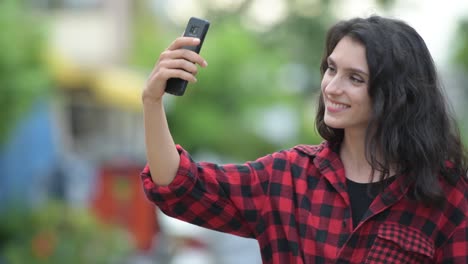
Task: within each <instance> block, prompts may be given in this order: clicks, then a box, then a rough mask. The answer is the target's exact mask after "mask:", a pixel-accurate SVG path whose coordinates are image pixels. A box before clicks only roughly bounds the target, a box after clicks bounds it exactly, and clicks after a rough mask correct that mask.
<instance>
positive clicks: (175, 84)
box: [165, 17, 210, 96]
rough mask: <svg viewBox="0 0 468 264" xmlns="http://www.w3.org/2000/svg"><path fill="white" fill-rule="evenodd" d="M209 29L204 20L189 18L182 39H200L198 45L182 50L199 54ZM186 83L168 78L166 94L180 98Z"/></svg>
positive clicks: (185, 47) (207, 22) (208, 23)
mask: <svg viewBox="0 0 468 264" xmlns="http://www.w3.org/2000/svg"><path fill="white" fill-rule="evenodd" d="M209 27H210V22H209V21H207V20H204V19H200V18H196V17H191V18H190V19H189V21H188V23H187V27H186V28H185V32H184V37H195V38H199V39H200V43H199V44H198V45H197V46H184V47H182V48H184V49H189V50H192V51H195V52H196V53H200V49H201V47H202V45H203V41H204V40H205V36H206V33H207V32H208V28H209ZM187 84H188V82H187V81H186V80H182V79H180V78H170V79H169V80H167V84H166V90H165V91H166V93H170V94H173V95H177V96H182V95H184V93H185V89H186V88H187Z"/></svg>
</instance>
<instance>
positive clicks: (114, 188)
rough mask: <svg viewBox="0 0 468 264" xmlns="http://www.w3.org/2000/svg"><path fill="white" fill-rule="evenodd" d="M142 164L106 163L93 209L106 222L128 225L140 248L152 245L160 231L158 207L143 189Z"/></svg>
mask: <svg viewBox="0 0 468 264" xmlns="http://www.w3.org/2000/svg"><path fill="white" fill-rule="evenodd" d="M141 169H142V167H141V166H136V165H128V164H125V163H118V164H117V165H105V166H103V167H102V168H101V170H100V173H99V175H98V180H97V185H96V189H95V195H94V199H93V200H92V209H93V211H94V212H95V214H96V215H97V217H98V218H99V219H101V220H102V221H103V222H104V223H106V224H116V225H118V226H122V227H124V228H126V229H127V230H128V231H129V232H130V234H131V235H132V236H133V238H134V239H135V243H136V247H137V248H138V249H139V250H142V251H147V250H149V249H150V248H151V247H152V242H153V239H154V236H155V234H156V233H157V232H159V225H158V223H157V218H156V210H155V207H154V205H153V204H151V203H150V202H149V201H148V200H147V199H146V196H145V194H144V192H143V188H142V186H141V181H140V177H139V175H140V172H141Z"/></svg>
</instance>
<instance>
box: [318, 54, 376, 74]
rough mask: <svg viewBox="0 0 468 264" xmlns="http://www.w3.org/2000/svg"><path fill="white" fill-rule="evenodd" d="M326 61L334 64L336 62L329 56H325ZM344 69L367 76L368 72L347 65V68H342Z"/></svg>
mask: <svg viewBox="0 0 468 264" xmlns="http://www.w3.org/2000/svg"><path fill="white" fill-rule="evenodd" d="M327 62H328V64H333V65H336V62H335V61H334V60H333V59H332V58H331V57H328V58H327ZM344 70H346V71H352V72H357V73H360V74H363V75H366V76H369V74H368V73H367V72H365V71H364V70H361V69H359V68H353V67H348V68H344Z"/></svg>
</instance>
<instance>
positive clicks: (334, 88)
mask: <svg viewBox="0 0 468 264" xmlns="http://www.w3.org/2000/svg"><path fill="white" fill-rule="evenodd" d="M324 92H325V93H327V94H339V93H341V92H342V89H341V81H340V77H339V76H333V77H330V78H329V80H328V82H326V83H325V87H324Z"/></svg>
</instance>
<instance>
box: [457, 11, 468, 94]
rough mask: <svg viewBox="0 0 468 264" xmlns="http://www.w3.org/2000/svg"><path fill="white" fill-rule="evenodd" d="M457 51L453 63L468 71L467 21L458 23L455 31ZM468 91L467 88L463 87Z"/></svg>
mask: <svg viewBox="0 0 468 264" xmlns="http://www.w3.org/2000/svg"><path fill="white" fill-rule="evenodd" d="M456 36H457V41H456V43H457V46H458V47H457V50H456V51H455V56H454V61H455V63H456V64H458V65H460V66H462V67H463V68H464V70H466V71H468V19H465V20H462V21H460V23H459V24H458V29H457V34H456ZM465 88H467V90H468V86H465Z"/></svg>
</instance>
